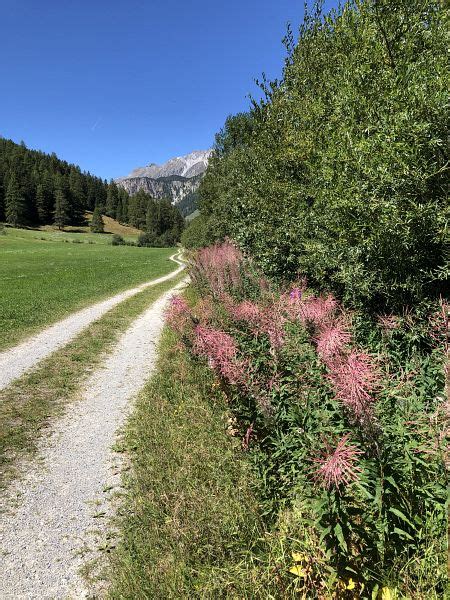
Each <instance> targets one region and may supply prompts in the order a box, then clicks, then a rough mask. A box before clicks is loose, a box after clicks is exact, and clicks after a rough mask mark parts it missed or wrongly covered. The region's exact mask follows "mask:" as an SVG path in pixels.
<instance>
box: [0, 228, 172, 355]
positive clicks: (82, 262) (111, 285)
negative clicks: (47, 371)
mask: <svg viewBox="0 0 450 600" xmlns="http://www.w3.org/2000/svg"><path fill="white" fill-rule="evenodd" d="M42 238H44V239H42ZM74 239H76V240H79V241H80V242H84V243H75V244H74V243H67V242H69V240H74ZM109 239H110V236H108V235H101V234H82V233H59V232H41V231H35V230H23V229H7V230H6V235H0V289H1V294H0V330H1V332H2V336H1V338H0V349H1V348H6V347H8V346H11V345H13V344H15V343H17V342H18V341H19V340H20V339H21V338H23V337H25V336H26V335H28V334H30V333H33V332H35V331H36V330H38V329H40V328H42V327H44V326H45V325H47V324H49V323H52V322H54V321H56V320H58V319H59V318H61V317H63V316H65V315H67V314H69V313H71V312H73V311H74V310H77V309H79V308H82V307H83V306H86V305H89V304H91V303H93V302H95V301H97V300H100V299H102V298H106V297H108V296H111V295H113V294H115V293H117V292H120V291H122V290H124V289H127V288H130V287H133V286H135V285H138V284H139V283H142V282H144V281H148V280H151V279H154V278H155V277H158V276H160V275H164V274H166V273H169V272H170V271H172V270H173V269H175V268H176V265H175V263H174V262H172V261H169V256H170V255H171V254H173V253H174V250H173V249H170V248H162V249H161V248H136V247H130V246H111V245H109V244H108V241H109Z"/></svg>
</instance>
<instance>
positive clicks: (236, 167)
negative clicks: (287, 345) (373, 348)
mask: <svg viewBox="0 0 450 600" xmlns="http://www.w3.org/2000/svg"><path fill="white" fill-rule="evenodd" d="M447 13H448V9H446V8H445V5H444V3H442V2H440V1H437V0H434V1H432V2H430V1H425V0H395V1H394V2H393V1H392V0H376V1H374V2H372V1H368V0H367V1H363V2H358V3H353V2H348V3H346V4H345V5H344V6H343V7H342V8H341V9H340V10H339V11H335V12H332V13H330V14H329V15H326V16H323V15H321V14H320V11H319V12H318V13H317V14H315V13H314V14H312V15H309V16H307V18H306V20H305V22H304V24H303V25H302V27H301V29H300V36H299V40H298V43H297V44H296V45H294V44H293V42H292V38H291V36H290V35H288V38H287V40H288V41H287V46H288V56H287V59H286V65H285V69H284V75H283V79H282V81H281V82H279V83H267V82H263V83H262V87H263V90H264V91H265V94H266V99H265V100H264V101H262V102H261V103H259V104H258V103H254V105H253V108H252V110H251V111H250V113H249V115H247V116H245V117H243V116H242V115H238V116H236V117H234V118H229V119H228V120H227V122H226V124H225V128H224V130H223V131H222V132H221V133H220V134H219V135H218V137H217V143H216V155H215V157H213V158H212V160H211V163H210V166H209V167H208V170H207V173H206V176H205V178H204V180H203V182H202V184H201V189H200V198H201V207H202V210H203V212H204V213H206V214H207V215H211V214H212V215H214V216H215V218H216V224H217V225H218V227H220V234H221V235H222V237H224V236H226V235H231V237H232V238H234V239H235V240H237V241H238V243H239V244H240V246H241V247H242V248H243V249H245V250H247V251H249V252H250V253H251V254H252V256H253V257H254V258H255V259H256V260H257V261H258V263H259V264H260V265H261V266H262V268H263V269H264V271H265V272H266V273H268V274H270V275H272V276H276V277H282V278H286V277H288V278H295V276H296V274H297V273H298V271H299V270H301V271H302V272H303V273H304V274H306V275H307V276H308V278H309V279H310V281H311V282H312V283H313V284H314V285H315V286H316V287H321V288H329V289H333V290H334V291H335V293H336V294H338V295H339V297H340V298H343V299H344V301H345V302H346V303H347V304H349V305H352V306H355V307H362V306H365V307H367V308H370V309H380V308H381V307H383V308H384V309H385V310H397V309H399V308H400V307H402V306H405V305H409V306H411V305H413V304H414V303H418V302H420V301H422V300H423V299H424V298H427V297H430V296H431V297H433V296H434V297H435V296H437V295H438V294H439V293H440V292H441V291H442V285H443V279H444V278H445V277H446V275H448V272H447V271H446V269H445V264H446V263H445V258H444V242H445V232H446V221H447V219H448V204H447V186H446V178H447V173H448V167H447V151H446V127H447V126H446V123H447V121H448V109H447V89H448V70H447V64H446V45H447V44H446V26H445V22H446V15H447Z"/></svg>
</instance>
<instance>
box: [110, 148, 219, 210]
mask: <svg viewBox="0 0 450 600" xmlns="http://www.w3.org/2000/svg"><path fill="white" fill-rule="evenodd" d="M211 152H212V150H194V152H191V153H190V154H187V155H186V156H177V157H175V158H171V159H170V160H168V161H167V162H165V163H164V164H162V165H157V164H154V163H151V164H149V165H147V166H146V167H138V168H137V169H134V170H133V171H132V172H131V173H130V174H129V175H128V176H126V177H119V179H116V183H117V184H118V185H120V186H122V187H123V188H125V189H126V190H127V192H128V193H129V194H135V193H136V192H138V191H139V190H144V191H145V192H147V193H149V194H150V195H151V196H153V198H170V199H171V200H172V202H173V203H174V204H179V203H180V202H182V200H183V199H184V198H186V197H187V196H189V197H191V196H192V195H193V194H195V192H196V191H197V189H198V186H199V185H200V181H201V178H202V177H203V173H204V172H205V171H206V167H207V166H208V160H209V157H210V156H211Z"/></svg>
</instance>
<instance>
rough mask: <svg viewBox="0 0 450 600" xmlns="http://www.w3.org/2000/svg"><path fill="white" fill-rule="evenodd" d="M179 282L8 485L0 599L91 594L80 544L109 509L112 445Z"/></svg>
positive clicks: (138, 323) (150, 362)
mask: <svg viewBox="0 0 450 600" xmlns="http://www.w3.org/2000/svg"><path fill="white" fill-rule="evenodd" d="M183 284H184V282H181V283H180V284H177V285H176V286H174V287H173V288H172V289H171V290H170V291H169V292H166V293H165V294H163V295H162V296H161V297H160V298H159V299H158V300H157V301H156V302H155V303H154V304H153V305H152V306H151V307H150V308H149V309H148V310H146V311H145V312H144V313H143V314H142V315H141V316H140V317H138V318H137V319H136V320H135V321H134V322H133V324H132V325H131V326H130V327H129V329H128V330H127V331H126V332H125V333H124V334H123V335H122V337H121V338H120V340H119V342H118V344H117V346H116V348H115V350H114V351H113V352H112V354H110V355H109V356H108V357H107V358H106V360H105V361H104V363H103V364H102V366H101V367H100V368H99V369H98V370H97V371H96V372H95V373H93V374H92V375H91V377H90V378H89V380H88V381H87V383H86V384H85V387H84V391H83V394H82V399H81V400H80V401H79V402H77V403H76V404H74V405H72V406H71V407H70V408H69V410H68V412H67V413H66V415H65V416H64V417H62V418H61V419H60V420H59V421H57V423H56V424H55V427H54V429H53V433H52V434H51V436H50V438H47V439H46V440H43V441H42V443H41V448H40V452H39V455H40V460H38V461H36V462H35V463H33V465H32V466H31V469H30V470H29V472H28V473H27V474H26V475H25V476H24V478H23V479H21V480H19V481H16V482H15V483H13V484H12V486H11V488H10V489H9V490H8V493H7V494H6V496H7V497H6V498H5V512H4V514H3V521H4V524H3V526H2V528H1V529H0V553H1V554H2V558H1V561H0V562H1V566H0V598H2V599H5V600H6V599H11V600H12V599H14V600H16V599H18V598H30V599H32V598H36V599H37V598H39V599H40V600H41V599H48V598H77V599H78V598H86V597H88V591H87V590H86V589H85V584H84V582H83V579H82V578H81V577H80V575H79V573H78V570H79V568H80V567H81V566H82V564H83V563H84V560H85V558H86V555H84V556H83V555H82V553H83V549H84V548H86V545H88V546H91V547H92V538H91V536H92V530H93V529H95V528H96V527H97V526H98V524H99V521H100V522H101V518H100V519H99V518H98V516H99V513H100V515H101V514H104V512H105V511H107V505H108V502H107V498H105V488H108V487H110V485H111V481H112V480H113V481H114V476H115V477H116V480H117V478H119V479H120V474H118V469H117V467H114V465H113V463H114V453H113V451H112V450H111V446H112V444H113V443H114V441H115V438H116V433H117V430H118V428H119V427H120V426H121V424H122V423H123V422H124V419H125V417H126V414H127V411H128V410H129V408H130V406H131V404H132V403H131V402H130V399H131V398H132V397H134V396H135V395H136V393H137V392H138V391H139V390H140V389H141V388H142V386H143V385H144V383H145V381H146V380H147V379H148V377H149V374H150V373H151V370H152V369H153V367H154V362H155V355H156V344H157V341H158V339H159V336H160V333H161V330H162V326H163V312H164V308H165V306H166V305H167V303H168V301H169V298H170V296H171V295H172V294H173V292H174V291H175V290H176V289H179V288H180V287H182V286H183ZM116 484H117V481H116ZM11 506H12V507H13V508H11ZM8 512H10V514H8ZM95 515H97V518H95ZM95 543H98V541H97V542H95Z"/></svg>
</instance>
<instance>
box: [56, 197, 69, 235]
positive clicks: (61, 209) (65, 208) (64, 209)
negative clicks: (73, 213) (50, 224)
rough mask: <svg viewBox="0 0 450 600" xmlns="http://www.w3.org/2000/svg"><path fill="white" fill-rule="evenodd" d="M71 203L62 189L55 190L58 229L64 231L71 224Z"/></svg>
mask: <svg viewBox="0 0 450 600" xmlns="http://www.w3.org/2000/svg"><path fill="white" fill-rule="evenodd" d="M69 208H70V207H69V202H68V201H67V197H66V195H65V193H64V192H63V190H62V189H61V188H60V187H57V188H56V189H55V225H57V226H58V229H60V230H61V229H64V225H67V223H68V222H69Z"/></svg>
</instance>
